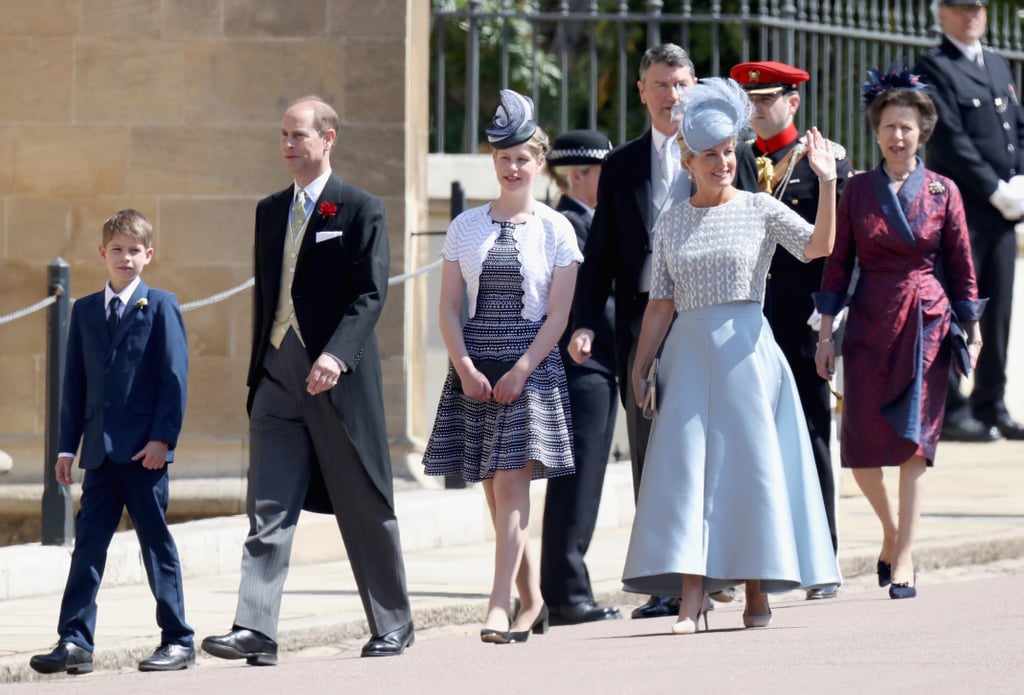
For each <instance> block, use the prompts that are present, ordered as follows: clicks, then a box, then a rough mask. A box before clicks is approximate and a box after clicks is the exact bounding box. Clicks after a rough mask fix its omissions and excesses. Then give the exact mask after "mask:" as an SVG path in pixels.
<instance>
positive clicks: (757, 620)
mask: <svg viewBox="0 0 1024 695" xmlns="http://www.w3.org/2000/svg"><path fill="white" fill-rule="evenodd" d="M771 622H772V609H771V606H769V607H768V613H767V614H766V615H749V614H748V613H747V611H745V610H744V611H743V627H768V625H770V624H771Z"/></svg>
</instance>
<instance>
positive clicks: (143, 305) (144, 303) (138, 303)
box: [135, 297, 149, 311]
mask: <svg viewBox="0 0 1024 695" xmlns="http://www.w3.org/2000/svg"><path fill="white" fill-rule="evenodd" d="M148 304H149V300H148V299H146V298H145V297H139V299H138V301H136V302H135V308H136V309H138V310H139V311H142V310H143V309H145V308H146V306H147V305H148Z"/></svg>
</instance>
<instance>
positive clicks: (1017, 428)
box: [982, 413, 1024, 440]
mask: <svg viewBox="0 0 1024 695" xmlns="http://www.w3.org/2000/svg"><path fill="white" fill-rule="evenodd" d="M982 423H983V424H985V425H988V426H991V427H994V428H996V429H997V430H999V434H1001V435H1003V436H1004V437H1006V438H1007V439H1013V440H1020V439H1024V425H1022V424H1020V423H1019V422H1017V421H1016V420H1014V419H1013V418H1012V417H1010V416H1009V414H1008V413H1001V414H1000V415H997V416H996V418H995V420H992V421H991V422H987V421H984V420H983V421H982Z"/></svg>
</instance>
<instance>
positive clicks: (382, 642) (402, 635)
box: [362, 623, 416, 656]
mask: <svg viewBox="0 0 1024 695" xmlns="http://www.w3.org/2000/svg"><path fill="white" fill-rule="evenodd" d="M415 640H416V635H414V634H413V630H412V623H409V624H407V625H404V626H403V627H400V628H398V629H397V630H392V631H391V632H388V633H387V634H384V635H381V636H380V637H371V638H370V641H369V642H367V643H366V644H365V645H363V653H362V655H363V656H398V655H399V654H401V653H402V652H404V651H405V648H406V647H409V646H412V643H413V642H414V641H415Z"/></svg>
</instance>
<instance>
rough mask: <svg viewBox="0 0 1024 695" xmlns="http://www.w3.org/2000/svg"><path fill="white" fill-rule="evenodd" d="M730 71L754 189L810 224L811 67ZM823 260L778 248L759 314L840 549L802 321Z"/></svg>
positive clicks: (827, 407)
mask: <svg viewBox="0 0 1024 695" xmlns="http://www.w3.org/2000/svg"><path fill="white" fill-rule="evenodd" d="M729 74H730V76H731V77H732V78H733V79H734V80H736V81H737V82H739V83H740V85H742V86H743V88H744V89H745V90H746V92H747V94H748V95H749V96H750V100H751V102H753V104H754V115H753V117H752V118H751V119H750V126H751V128H752V129H753V131H754V133H755V134H756V135H757V138H756V140H755V141H754V142H753V143H752V147H753V150H754V155H755V156H756V158H757V167H758V184H759V186H760V189H761V190H762V191H764V192H765V193H770V194H771V195H773V196H775V197H776V198H778V199H779V200H782V201H784V202H785V203H786V204H788V205H789V206H790V207H792V208H793V209H794V210H795V211H796V212H797V213H799V214H800V216H802V217H803V218H804V219H806V220H807V221H808V222H811V223H812V224H813V223H814V215H815V211H816V210H817V208H818V176H817V175H816V174H815V173H814V172H813V171H811V165H810V164H809V163H808V162H807V157H806V156H805V155H806V153H807V145H806V143H805V142H804V139H803V138H801V137H800V133H799V131H797V128H796V125H795V124H794V122H793V120H794V117H795V116H796V113H797V111H798V110H799V109H800V91H799V86H800V84H802V83H804V82H806V81H807V80H808V79H809V78H810V75H808V74H807V73H806V72H805V71H803V70H801V69H799V68H795V67H793V66H791V65H786V64H785V63H778V62H775V61H762V62H753V63H741V64H740V65H737V66H736V67H734V68H733V69H732V71H731V72H730V73H729ZM832 150H833V152H834V153H835V157H836V172H837V174H838V175H839V178H838V182H837V184H838V188H837V191H838V193H842V190H843V184H844V183H845V182H846V179H848V178H849V177H851V176H853V168H852V167H851V166H850V162H849V161H848V160H847V158H846V150H845V149H844V148H843V147H841V146H840V145H838V144H836V143H832ZM824 266H825V259H824V258H819V259H817V260H813V261H811V262H810V263H801V262H800V261H798V260H797V259H795V258H794V257H793V256H791V255H790V254H789V253H788V252H787V251H786V250H785V249H781V248H780V249H778V250H777V251H776V252H775V256H774V257H773V258H772V265H771V269H770V271H769V274H768V283H767V287H766V288H765V290H766V291H765V314H766V316H767V317H768V322H769V323H770V324H771V327H772V331H773V332H774V333H775V340H776V342H778V344H779V347H780V348H782V352H783V354H785V355H786V360H787V361H788V362H789V366H790V368H791V369H792V370H793V376H794V378H795V379H796V385H797V390H798V391H799V393H800V402H801V404H802V405H803V410H804V416H805V417H806V418H807V429H808V431H809V432H810V435H811V445H812V448H813V450H814V461H815V464H816V466H817V469H818V481H819V483H820V484H821V494H822V498H823V499H824V502H825V513H826V517H827V518H828V526H829V532H830V533H831V535H832V548H833V550H838V538H837V534H836V507H835V497H836V488H835V477H834V475H833V472H832V456H831V454H830V452H829V438H830V435H831V429H832V412H831V402H830V399H829V390H828V384H827V382H825V381H824V380H823V379H822V378H821V377H820V376H818V373H817V370H816V368H815V364H814V352H815V347H816V341H817V333H816V332H815V331H813V330H811V327H810V326H809V325H808V324H807V319H808V317H809V316H810V315H811V314H812V313H813V311H814V302H813V300H812V299H811V294H812V293H813V292H817V291H818V290H820V289H821V273H822V270H823V268H824ZM837 590H838V587H836V586H829V587H820V588H816V589H810V590H808V592H807V598H809V599H816V598H832V597H834V596H835V595H836V592H837Z"/></svg>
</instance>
